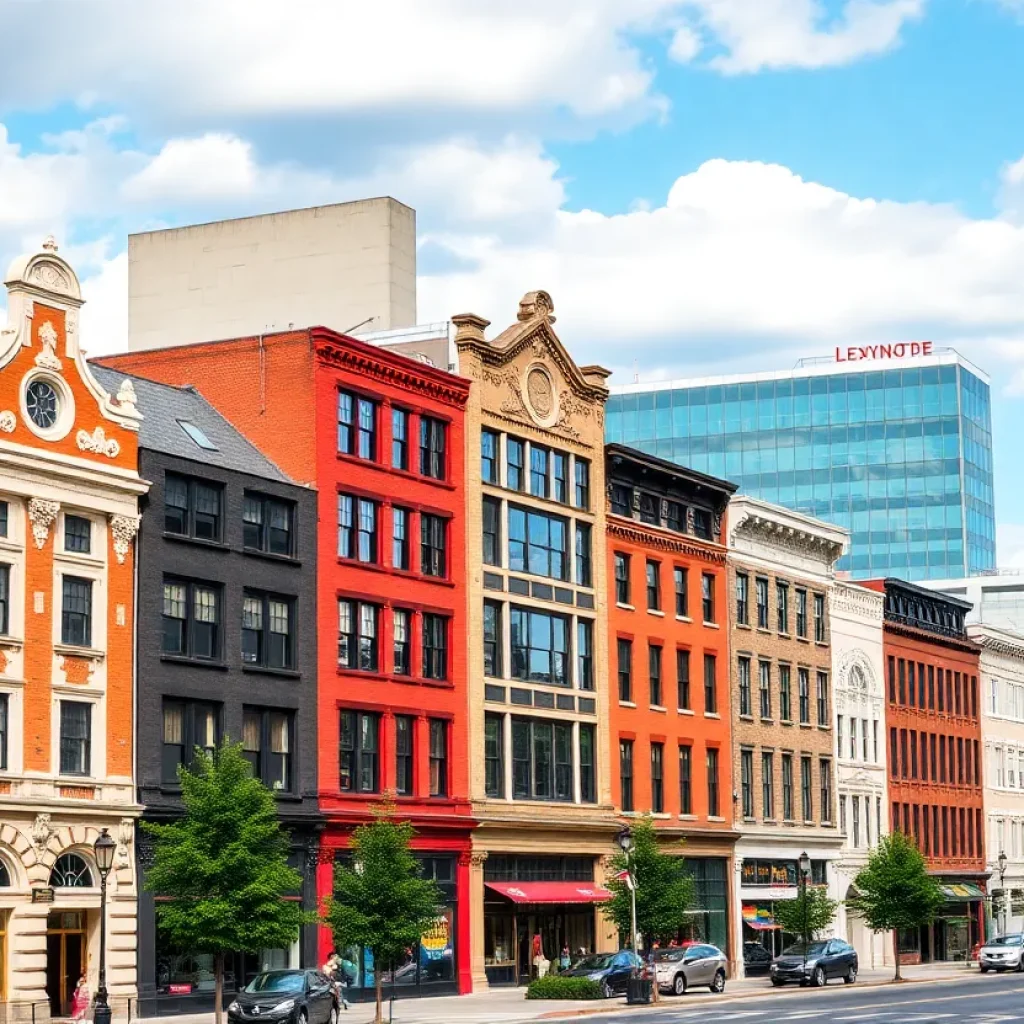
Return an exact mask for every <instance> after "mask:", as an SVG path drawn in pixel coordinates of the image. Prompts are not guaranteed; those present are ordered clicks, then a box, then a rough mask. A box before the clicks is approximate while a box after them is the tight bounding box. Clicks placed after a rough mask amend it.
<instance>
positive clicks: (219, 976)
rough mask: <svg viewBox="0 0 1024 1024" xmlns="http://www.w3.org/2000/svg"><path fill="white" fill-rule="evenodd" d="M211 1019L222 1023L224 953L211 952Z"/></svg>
mask: <svg viewBox="0 0 1024 1024" xmlns="http://www.w3.org/2000/svg"><path fill="white" fill-rule="evenodd" d="M213 1019H214V1021H215V1024H222V1021H223V1019H224V954H223V953H214V954H213Z"/></svg>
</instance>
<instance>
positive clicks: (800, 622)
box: [796, 587, 807, 640]
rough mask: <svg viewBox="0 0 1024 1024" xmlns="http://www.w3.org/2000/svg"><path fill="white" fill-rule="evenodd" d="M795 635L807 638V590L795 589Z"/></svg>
mask: <svg viewBox="0 0 1024 1024" xmlns="http://www.w3.org/2000/svg"><path fill="white" fill-rule="evenodd" d="M796 635H797V636H799V637H802V638H803V639H804V640H806V639H807V591H806V590H801V589H800V588H799V587H798V588H797V591H796Z"/></svg>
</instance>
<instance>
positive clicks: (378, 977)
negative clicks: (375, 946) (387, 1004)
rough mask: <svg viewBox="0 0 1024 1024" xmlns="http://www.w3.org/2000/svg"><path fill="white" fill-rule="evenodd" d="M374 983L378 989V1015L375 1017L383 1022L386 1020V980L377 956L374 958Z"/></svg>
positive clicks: (376, 1020) (378, 1022) (379, 1023)
mask: <svg viewBox="0 0 1024 1024" xmlns="http://www.w3.org/2000/svg"><path fill="white" fill-rule="evenodd" d="M373 984H374V987H375V989H376V990H377V1016H376V1017H374V1021H375V1022H376V1024H383V1021H384V980H383V978H382V976H381V973H380V965H379V963H378V960H377V957H376V956H374V958H373Z"/></svg>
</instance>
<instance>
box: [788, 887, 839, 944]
mask: <svg viewBox="0 0 1024 1024" xmlns="http://www.w3.org/2000/svg"><path fill="white" fill-rule="evenodd" d="M838 909H839V904H838V903H837V902H836V901H835V900H830V899H829V898H828V890H827V889H826V888H825V887H824V886H821V885H808V886H801V889H800V894H799V895H798V896H797V898H796V899H795V900H776V901H775V923H776V924H778V925H779V926H780V927H781V928H782V930H783V931H784V932H789V934H790V935H799V936H800V939H801V940H803V938H804V933H805V932H806V934H807V938H809V939H813V938H814V937H815V936H816V935H817V934H818V932H823V931H825V929H826V928H828V926H829V925H830V924H831V923H832V922H833V921H834V920H835V917H836V911H837V910H838ZM805 914H806V917H805V916H804V915H805Z"/></svg>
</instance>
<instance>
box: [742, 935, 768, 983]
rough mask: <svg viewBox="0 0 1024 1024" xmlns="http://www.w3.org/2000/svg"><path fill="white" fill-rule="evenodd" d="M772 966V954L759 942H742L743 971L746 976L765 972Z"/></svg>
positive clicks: (749, 976)
mask: <svg viewBox="0 0 1024 1024" xmlns="http://www.w3.org/2000/svg"><path fill="white" fill-rule="evenodd" d="M771 967H772V955H771V953H769V952H768V950H767V949H765V948H764V946H762V945H761V943H760V942H744V943H743V972H744V974H746V976H747V977H748V978H753V977H756V976H757V975H759V974H767V973H768V972H769V971H770V970H771Z"/></svg>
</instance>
